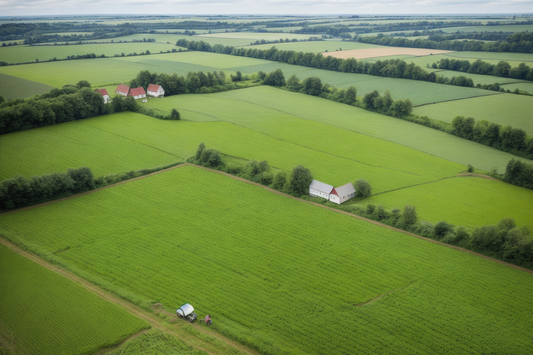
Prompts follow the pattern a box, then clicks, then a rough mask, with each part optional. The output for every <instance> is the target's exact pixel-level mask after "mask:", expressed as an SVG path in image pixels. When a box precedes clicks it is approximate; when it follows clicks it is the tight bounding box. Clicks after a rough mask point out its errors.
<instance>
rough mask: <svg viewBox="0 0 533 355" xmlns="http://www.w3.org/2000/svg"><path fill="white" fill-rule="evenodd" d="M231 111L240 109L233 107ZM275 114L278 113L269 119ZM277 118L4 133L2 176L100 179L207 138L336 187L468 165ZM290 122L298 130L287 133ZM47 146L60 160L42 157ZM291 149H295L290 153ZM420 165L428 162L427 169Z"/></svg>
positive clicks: (175, 157) (118, 117)
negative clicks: (79, 174)
mask: <svg viewBox="0 0 533 355" xmlns="http://www.w3.org/2000/svg"><path fill="white" fill-rule="evenodd" d="M204 104H205V102H204ZM241 106H244V104H242V105H241ZM228 108H229V109H230V110H231V112H235V111H234V109H233V108H231V107H230V106H228V105H227V106H226V109H228ZM243 108H244V107H243ZM260 109H261V108H260V107H258V106H252V108H251V109H249V110H250V112H254V113H255V112H257V111H258V110H260ZM270 115H272V112H269V113H268V114H267V115H264V116H263V117H265V116H266V117H268V116H270ZM274 118H276V120H273V121H272V122H271V125H272V128H271V130H270V131H268V130H266V129H264V131H259V132H258V131H254V130H253V129H249V128H245V127H240V126H236V125H234V124H231V123H226V122H203V123H202V122H176V121H162V120H157V119H154V118H151V117H147V116H143V115H139V114H128V113H122V114H115V115H109V116H102V117H99V118H92V119H86V120H82V121H76V122H74V123H67V124H61V125H55V126H49V127H44V128H39V129H33V130H30V131H27V132H16V133H13V134H8V135H5V136H4V137H3V139H2V140H1V142H0V147H1V148H2V151H4V152H9V154H4V155H2V157H1V158H0V159H2V160H3V161H2V164H0V165H1V166H2V168H1V170H0V172H1V176H2V177H4V178H10V177H13V176H14V175H15V174H17V173H18V174H23V175H26V176H32V175H40V174H44V173H51V172H55V171H65V170H66V169H67V168H69V167H79V166H88V167H91V168H92V169H93V174H94V175H95V176H100V175H104V174H109V173H118V172H124V171H130V170H138V169H142V168H151V167H155V166H159V165H164V164H168V163H172V162H176V161H182V160H184V158H186V157H188V156H191V155H193V154H194V152H195V150H196V147H197V146H198V144H200V142H204V143H205V144H206V145H207V146H210V147H216V148H217V149H219V150H221V151H222V152H223V153H225V154H228V155H230V156H234V157H239V158H242V159H245V160H249V159H255V160H259V161H260V160H267V161H268V162H269V163H270V164H271V165H272V166H274V167H277V168H280V169H284V170H287V171H290V170H291V169H292V168H293V167H294V166H296V165H298V164H302V165H304V166H306V167H308V168H310V169H311V171H312V172H313V173H314V174H315V176H316V177H317V178H319V179H324V180H327V181H331V183H332V184H336V185H341V184H342V185H343V184H346V183H347V182H349V181H355V180H357V179H358V178H360V177H362V176H368V177H369V179H370V177H371V179H372V180H373V181H374V189H375V190H376V191H388V190H391V189H395V188H399V187H404V186H408V185H411V184H413V183H422V182H428V181H433V180H435V179H438V178H441V177H445V176H453V175H455V174H457V173H459V172H461V171H463V170H464V166H462V165H459V164H456V163H452V162H449V161H446V160H442V159H438V158H435V157H432V156H430V155H428V154H424V153H420V152H418V151H416V150H413V149H409V148H405V147H402V146H398V145H396V144H393V143H389V142H386V141H382V140H378V139H375V138H369V137H365V136H363V135H360V134H357V133H354V132H349V131H345V130H342V129H339V128H336V127H328V126H325V125H323V124H320V123H313V122H306V121H302V120H299V119H297V118H295V117H291V116H289V115H279V113H278V112H274ZM256 122H257V123H256V124H258V125H261V124H263V125H268V123H261V122H260V120H257V121H256ZM285 125H291V126H292V127H294V130H290V131H286V132H285V131H284V129H283V127H286V126H285ZM322 131H327V132H328V133H330V135H333V134H335V135H336V138H335V139H334V138H329V139H327V141H328V142H330V143H331V144H332V146H330V147H326V146H325V145H322V144H318V143H317V142H315V141H314V139H313V137H317V135H318V138H319V137H320V134H319V132H322ZM25 133H28V134H27V135H25ZM271 134H272V135H271ZM273 134H275V135H273ZM74 137H75V141H74V140H73V138H74ZM339 138H341V139H342V140H341V141H340V140H339ZM315 139H316V138H315ZM28 142H31V144H29V143H28ZM66 147H68V149H67V148H66ZM265 147H269V149H267V150H265V149H264V148H265ZM368 148H371V149H368ZM43 151H45V152H46V154H47V156H49V157H54V159H42V156H41V154H42V152H43ZM78 151H79V152H80V153H79V154H78V153H77V152H78ZM289 151H290V152H291V154H287V152H289ZM74 152H76V153H74ZM358 152H359V153H358ZM391 152H394V153H391ZM354 154H357V156H356V157H354ZM121 158H123V160H121ZM378 159H379V163H378V162H377V160H378ZM48 160H53V163H51V162H48V163H47V161H48ZM420 162H424V165H425V167H424V168H422V166H421V165H419V164H420ZM73 164H74V165H73ZM338 166H343V168H342V169H339V168H336V167H338ZM428 167H431V168H428Z"/></svg>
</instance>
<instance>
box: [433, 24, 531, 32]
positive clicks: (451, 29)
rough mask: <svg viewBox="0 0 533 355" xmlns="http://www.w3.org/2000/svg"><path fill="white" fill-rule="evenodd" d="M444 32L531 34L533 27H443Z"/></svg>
mask: <svg viewBox="0 0 533 355" xmlns="http://www.w3.org/2000/svg"><path fill="white" fill-rule="evenodd" d="M441 30H442V31H443V32H446V33H455V32H524V31H526V32H531V31H533V25H500V26H465V27H443V28H441Z"/></svg>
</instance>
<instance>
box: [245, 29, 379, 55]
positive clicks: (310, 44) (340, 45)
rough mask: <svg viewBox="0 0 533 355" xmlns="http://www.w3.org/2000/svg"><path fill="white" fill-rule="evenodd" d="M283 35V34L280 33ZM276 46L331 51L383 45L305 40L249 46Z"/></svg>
mask: <svg viewBox="0 0 533 355" xmlns="http://www.w3.org/2000/svg"><path fill="white" fill-rule="evenodd" d="M279 35H280V36H282V37H283V34H282V33H280V34H279ZM272 47H276V48H277V49H279V50H284V51H297V52H304V53H308V52H312V53H322V52H325V51H328V52H333V51H336V50H349V49H367V48H383V46H377V45H375V44H368V43H359V42H343V41H306V42H289V43H274V44H273V43H269V44H259V45H254V46H252V47H251V48H257V49H261V50H265V49H270V48H272Z"/></svg>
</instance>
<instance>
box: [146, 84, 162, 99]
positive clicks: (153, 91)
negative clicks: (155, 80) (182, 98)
mask: <svg viewBox="0 0 533 355" xmlns="http://www.w3.org/2000/svg"><path fill="white" fill-rule="evenodd" d="M146 91H147V93H148V95H150V96H155V97H164V96H165V90H163V87H162V86H161V85H155V84H150V85H148V88H147V90H146Z"/></svg>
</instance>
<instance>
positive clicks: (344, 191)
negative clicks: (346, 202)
mask: <svg viewBox="0 0 533 355" xmlns="http://www.w3.org/2000/svg"><path fill="white" fill-rule="evenodd" d="M335 191H337V194H338V195H339V197H340V196H348V195H349V194H353V193H354V192H355V188H354V187H353V185H352V183H350V182H349V183H347V184H346V185H343V186H341V187H336V188H335Z"/></svg>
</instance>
